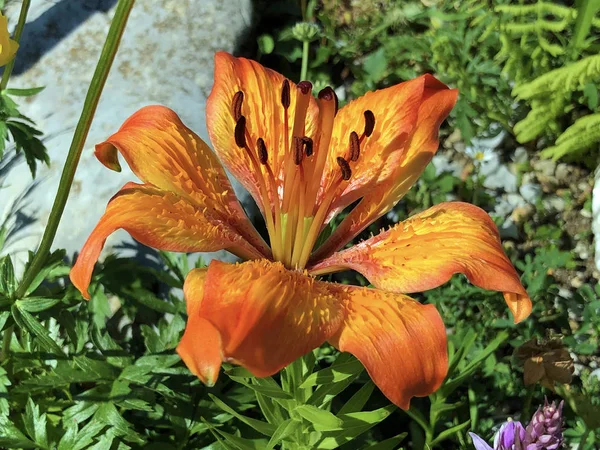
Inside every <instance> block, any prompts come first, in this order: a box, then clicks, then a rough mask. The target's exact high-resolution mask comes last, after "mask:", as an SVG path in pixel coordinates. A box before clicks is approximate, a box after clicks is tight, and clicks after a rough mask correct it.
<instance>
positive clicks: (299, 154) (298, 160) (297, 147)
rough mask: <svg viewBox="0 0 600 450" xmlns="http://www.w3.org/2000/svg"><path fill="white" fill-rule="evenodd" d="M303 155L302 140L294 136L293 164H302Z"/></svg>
mask: <svg viewBox="0 0 600 450" xmlns="http://www.w3.org/2000/svg"><path fill="white" fill-rule="evenodd" d="M303 157H304V142H303V141H302V138H299V137H295V138H294V164H296V165H297V166H299V165H300V164H302V159H303Z"/></svg>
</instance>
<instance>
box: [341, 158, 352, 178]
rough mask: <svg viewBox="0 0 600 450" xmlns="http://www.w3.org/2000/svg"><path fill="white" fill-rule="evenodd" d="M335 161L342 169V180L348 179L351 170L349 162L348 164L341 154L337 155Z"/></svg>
mask: <svg viewBox="0 0 600 450" xmlns="http://www.w3.org/2000/svg"><path fill="white" fill-rule="evenodd" d="M337 163H338V165H339V166H340V169H341V171H342V180H344V181H348V180H349V179H350V177H351V176H352V170H351V169H350V164H348V161H346V160H345V159H344V158H342V157H341V156H338V157H337Z"/></svg>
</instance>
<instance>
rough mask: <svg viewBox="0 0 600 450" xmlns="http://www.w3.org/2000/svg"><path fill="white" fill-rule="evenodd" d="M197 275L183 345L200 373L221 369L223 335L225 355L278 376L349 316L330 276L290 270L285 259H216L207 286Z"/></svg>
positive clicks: (189, 285)
mask: <svg viewBox="0 0 600 450" xmlns="http://www.w3.org/2000/svg"><path fill="white" fill-rule="evenodd" d="M197 280H198V277H196V278H192V279H191V281H190V280H186V286H185V287H184V291H185V294H186V301H187V302H188V304H190V303H191V302H193V303H194V304H198V302H200V303H199V306H198V307H197V311H196V310H195V309H194V310H193V311H191V313H192V316H190V321H189V322H188V326H187V328H186V331H185V335H184V340H183V341H182V343H181V344H180V347H181V348H180V349H179V350H178V351H179V352H180V354H181V355H182V358H183V359H184V361H185V363H186V364H187V366H188V367H189V368H190V370H191V371H192V372H194V373H196V374H199V373H200V374H202V373H204V374H206V373H208V374H213V373H216V372H218V369H219V367H220V361H218V363H217V362H216V361H215V359H214V355H215V354H217V350H216V349H215V348H214V345H216V342H217V341H218V342H219V343H220V348H219V349H218V352H219V354H220V355H222V359H223V360H224V361H231V362H234V363H236V364H240V365H242V366H244V367H245V368H247V369H248V370H250V371H251V372H252V373H253V374H254V375H256V376H259V377H264V376H269V375H273V374H274V373H276V372H278V371H279V370H281V369H282V368H283V367H285V366H287V365H288V364H290V363H291V362H292V361H294V360H296V359H297V358H299V357H300V356H302V355H304V354H305V353H307V352H309V351H311V350H313V349H314V348H316V347H319V346H320V345H321V344H323V343H324V342H325V341H326V340H327V339H329V338H330V337H331V336H333V334H334V333H335V332H336V331H337V329H338V328H339V326H340V324H341V323H342V320H343V308H342V306H341V304H340V302H339V301H338V297H337V296H336V295H335V294H334V293H332V291H331V289H330V288H329V286H330V284H329V283H324V282H319V281H316V280H315V279H313V278H311V277H307V276H305V275H303V274H302V273H300V272H296V271H289V270H287V269H285V268H284V266H283V265H282V264H281V263H273V262H269V261H266V260H261V261H248V262H245V263H242V264H226V263H223V262H220V261H212V262H211V263H210V265H209V267H208V272H207V273H206V280H205V282H204V287H203V289H199V288H196V287H194V286H196V285H198V281H197ZM225 286H226V287H227V288H224V287H225ZM199 296H202V300H201V301H200V300H199V299H198V297H199ZM194 308H195V307H194ZM207 323H208V324H210V325H211V326H212V328H211V327H210V326H207ZM198 324H200V325H198ZM213 330H216V333H215V332H214V331H213ZM217 334H218V336H219V339H218V340H217V339H216V335H217ZM206 355H209V356H206ZM207 361H210V364H208V363H207ZM200 378H201V379H202V378H203V377H202V376H200ZM204 378H209V379H211V376H208V377H207V376H204ZM212 381H213V382H214V380H212Z"/></svg>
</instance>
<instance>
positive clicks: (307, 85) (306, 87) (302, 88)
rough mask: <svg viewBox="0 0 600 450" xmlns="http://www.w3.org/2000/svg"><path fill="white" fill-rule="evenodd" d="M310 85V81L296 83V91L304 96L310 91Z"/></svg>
mask: <svg viewBox="0 0 600 450" xmlns="http://www.w3.org/2000/svg"><path fill="white" fill-rule="evenodd" d="M312 87H313V86H312V83H311V82H310V81H301V82H300V83H298V89H300V92H302V94H303V95H306V94H308V93H310V91H312Z"/></svg>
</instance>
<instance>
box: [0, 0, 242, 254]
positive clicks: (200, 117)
mask: <svg viewBox="0 0 600 450" xmlns="http://www.w3.org/2000/svg"><path fill="white" fill-rule="evenodd" d="M98 4H102V5H109V6H111V7H110V9H108V8H105V9H106V10H105V11H101V10H100V11H98V8H97V5H98ZM114 4H115V1H114V0H106V1H104V0H94V1H91V0H90V1H87V0H78V1H70V0H63V1H59V2H48V1H47V0H33V2H32V7H31V14H30V15H29V17H28V23H27V25H26V27H25V29H24V37H23V40H22V46H21V49H20V52H19V54H18V55H17V57H18V58H20V59H21V60H20V61H19V62H18V63H17V67H16V69H19V67H21V68H25V69H26V70H25V71H24V72H23V73H18V70H17V71H16V72H15V75H13V77H12V78H11V80H10V84H9V87H33V86H46V89H45V90H44V91H43V92H41V93H40V94H38V95H37V96H35V97H32V98H30V99H28V100H26V102H25V103H22V104H21V111H22V112H23V113H24V114H26V115H28V116H29V117H31V118H33V119H34V120H35V121H36V123H37V125H38V127H39V128H40V129H41V130H42V131H43V132H44V133H45V143H46V145H47V147H48V150H49V155H50V158H51V161H52V163H51V165H50V167H41V168H40V170H39V175H38V179H37V180H36V184H35V185H32V181H31V176H30V175H29V170H28V168H27V165H26V164H25V162H24V161H20V162H19V163H18V164H17V165H16V166H15V167H14V168H12V169H11V170H10V172H9V174H8V177H7V178H6V179H5V180H4V183H3V184H4V186H5V188H4V189H3V190H2V191H1V200H0V220H2V219H3V217H4V215H6V213H7V210H8V209H9V207H10V205H11V204H12V203H13V201H14V200H15V199H16V198H18V197H19V196H20V195H21V194H22V193H23V192H24V191H26V190H27V189H31V193H30V195H29V196H28V197H27V199H26V202H25V203H24V204H23V209H22V213H23V214H25V215H27V216H30V217H32V218H33V220H34V222H33V223H32V224H31V225H29V226H28V227H27V228H26V229H22V230H20V233H19V235H18V236H17V239H13V240H12V241H11V243H10V245H8V247H6V248H4V249H3V251H4V252H5V253H6V252H11V253H13V254H15V255H16V257H17V260H18V262H19V263H21V264H22V263H23V261H24V259H25V258H26V254H27V253H26V251H27V250H28V249H34V248H36V247H37V244H38V242H39V239H40V237H41V234H42V232H43V230H44V226H45V224H46V221H47V219H48V214H49V212H50V210H51V206H52V202H53V200H54V196H55V193H56V190H57V186H58V180H59V178H60V174H61V171H62V167H63V163H64V161H65V158H66V155H67V152H68V149H69V145H70V142H71V139H72V136H73V130H74V128H75V125H76V123H77V120H78V118H79V114H80V112H81V108H82V106H83V101H84V98H85V95H86V92H87V88H88V86H89V82H90V80H91V77H92V74H93V71H94V68H95V65H96V63H97V60H98V56H99V54H100V51H101V48H102V45H103V43H104V39H105V37H106V34H107V31H108V28H109V25H110V20H111V18H112V15H113V12H114V6H112V5H114ZM19 6H20V4H16V5H15V4H13V5H12V8H10V9H9V11H8V15H9V19H10V23H11V24H13V25H14V24H15V23H16V17H17V15H18V12H19V11H18V8H19ZM251 11H252V6H251V1H250V0H232V1H227V2H223V1H220V0H203V1H196V0H138V1H137V2H136V4H135V6H134V8H133V11H132V13H131V16H130V18H129V23H128V25H127V29H126V31H125V34H124V36H123V40H122V43H121V47H120V49H119V52H118V54H117V57H116V60H115V62H114V65H113V69H112V71H111V73H110V76H109V78H108V80H107V83H106V87H105V89H104V92H103V94H102V98H101V100H100V104H99V106H98V110H97V112H96V117H95V118H94V121H93V123H92V127H91V129H90V133H89V136H88V139H87V142H86V146H85V149H84V151H83V155H82V157H81V162H80V164H79V167H78V170H77V174H76V176H75V180H74V183H73V188H72V192H71V196H70V198H69V201H68V203H67V206H66V210H65V213H64V216H63V219H62V222H61V224H60V226H59V229H58V234H57V237H56V240H55V242H54V245H53V248H66V249H67V252H68V253H69V254H73V252H76V251H79V249H80V248H81V246H82V245H83V243H84V241H85V239H86V238H87V236H88V235H89V233H90V231H91V230H92V228H93V227H94V225H95V224H96V223H97V221H98V219H99V218H100V216H101V215H102V213H103V211H104V208H105V207H106V203H107V202H108V200H109V199H110V197H111V196H112V195H113V194H114V193H115V192H116V191H117V190H118V189H119V188H120V187H121V186H122V185H123V184H125V183H126V182H127V181H131V180H133V181H137V180H136V178H135V176H134V175H133V174H132V173H131V171H130V170H129V169H128V168H127V167H126V165H125V164H123V172H121V173H115V172H111V171H109V170H107V169H106V168H104V167H103V166H102V165H101V164H100V163H99V162H98V161H97V160H96V159H95V157H94V155H93V145H94V144H95V143H98V142H101V141H103V140H104V139H105V138H106V137H108V136H109V135H110V134H112V133H114V132H115V131H116V130H117V129H118V128H119V126H120V125H121V124H122V123H123V121H124V120H125V119H126V118H127V117H128V116H129V115H130V114H132V113H133V112H135V111H136V110H137V109H139V108H140V107H142V106H144V105H148V104H156V103H160V104H164V105H167V106H169V107H171V108H173V109H174V110H175V111H176V112H177V113H178V114H179V115H180V116H181V118H182V120H183V121H184V122H185V123H186V124H187V125H188V126H189V127H190V128H192V129H193V130H194V131H196V132H197V133H198V134H199V135H200V136H201V137H202V138H203V139H206V140H207V139H208V136H207V132H206V125H205V103H206V98H207V96H208V94H209V92H210V89H211V86H212V81H213V80H212V79H213V74H212V72H213V56H214V53H215V52H216V51H217V50H226V51H230V52H231V51H233V50H234V48H235V45H236V43H237V42H238V40H239V39H240V37H241V36H242V34H243V33H244V32H245V30H246V29H247V27H248V26H249V24H250V16H251ZM57 36H59V37H58V38H57ZM23 62H24V64H23ZM238 188H239V185H238ZM3 214H4V215H3ZM123 242H129V243H130V242H131V238H130V237H129V235H128V234H127V233H125V232H122V231H121V232H118V233H115V234H114V235H113V236H111V237H110V238H109V240H108V241H107V248H106V250H105V252H106V251H110V249H111V247H113V248H114V246H116V245H119V244H120V243H123Z"/></svg>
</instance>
